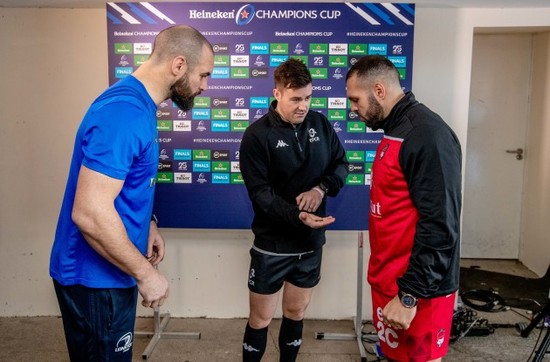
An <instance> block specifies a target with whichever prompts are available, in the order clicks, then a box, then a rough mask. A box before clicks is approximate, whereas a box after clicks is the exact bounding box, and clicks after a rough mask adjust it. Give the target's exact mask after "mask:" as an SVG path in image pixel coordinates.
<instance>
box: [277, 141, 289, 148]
mask: <svg viewBox="0 0 550 362" xmlns="http://www.w3.org/2000/svg"><path fill="white" fill-rule="evenodd" d="M281 147H288V144H286V142H285V141H283V140H279V141H277V146H275V148H281Z"/></svg>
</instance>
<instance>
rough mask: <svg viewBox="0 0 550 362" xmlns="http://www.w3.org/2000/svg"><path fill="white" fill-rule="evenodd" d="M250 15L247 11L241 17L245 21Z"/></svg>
mask: <svg viewBox="0 0 550 362" xmlns="http://www.w3.org/2000/svg"><path fill="white" fill-rule="evenodd" d="M249 14H250V13H247V12H246V10H243V12H242V13H241V16H242V17H243V19H248V15H249Z"/></svg>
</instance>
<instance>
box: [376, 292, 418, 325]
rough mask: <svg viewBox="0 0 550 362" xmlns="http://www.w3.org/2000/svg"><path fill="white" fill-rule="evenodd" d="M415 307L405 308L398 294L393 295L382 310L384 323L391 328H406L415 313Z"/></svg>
mask: <svg viewBox="0 0 550 362" xmlns="http://www.w3.org/2000/svg"><path fill="white" fill-rule="evenodd" d="M416 308H417V307H413V308H407V307H405V306H403V304H401V301H400V300H399V296H397V295H396V296H395V297H394V298H393V299H392V300H390V302H389V303H388V304H386V306H385V307H384V310H383V311H382V316H383V321H384V324H386V325H387V326H389V327H391V328H393V329H408V328H409V327H410V326H411V322H412V320H413V319H414V316H415V315H416Z"/></svg>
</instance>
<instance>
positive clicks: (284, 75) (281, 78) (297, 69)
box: [273, 58, 313, 89]
mask: <svg viewBox="0 0 550 362" xmlns="http://www.w3.org/2000/svg"><path fill="white" fill-rule="evenodd" d="M273 78H274V80H275V87H283V88H289V89H300V88H304V87H305V86H307V85H308V84H311V83H313V80H312V78H311V73H310V72H309V69H307V66H306V65H305V64H304V62H302V61H301V60H299V59H296V58H290V59H288V60H287V61H285V62H283V63H281V64H280V65H279V66H278V67H277V68H276V69H275V74H274V75H273Z"/></svg>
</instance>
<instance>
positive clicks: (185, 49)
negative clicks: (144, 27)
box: [151, 25, 212, 69]
mask: <svg viewBox="0 0 550 362" xmlns="http://www.w3.org/2000/svg"><path fill="white" fill-rule="evenodd" d="M205 46H206V47H208V48H209V49H210V50H212V45H211V44H210V43H209V42H208V40H207V39H206V38H205V37H204V36H203V35H202V34H201V33H200V32H199V31H198V30H196V29H194V28H192V27H190V26H186V25H176V26H172V27H170V28H166V29H164V30H163V31H161V32H160V33H159V34H158V35H157V37H156V38H155V43H154V45H153V52H152V54H151V61H152V62H154V63H161V62H166V61H171V60H172V59H174V58H175V57H177V56H182V55H183V56H184V57H185V58H186V59H187V64H188V66H189V67H190V68H191V69H192V68H194V67H195V66H196V65H197V64H198V63H199V62H200V61H201V54H203V52H202V50H203V47H205Z"/></svg>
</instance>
